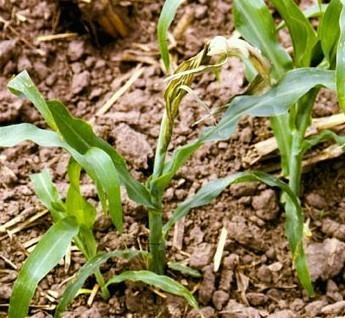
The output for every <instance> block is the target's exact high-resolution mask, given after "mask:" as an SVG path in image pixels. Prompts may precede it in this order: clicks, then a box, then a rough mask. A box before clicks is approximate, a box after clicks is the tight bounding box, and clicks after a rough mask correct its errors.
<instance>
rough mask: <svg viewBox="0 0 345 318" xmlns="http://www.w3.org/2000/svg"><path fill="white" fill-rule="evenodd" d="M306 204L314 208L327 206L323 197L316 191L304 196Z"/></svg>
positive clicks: (320, 208)
mask: <svg viewBox="0 0 345 318" xmlns="http://www.w3.org/2000/svg"><path fill="white" fill-rule="evenodd" d="M305 199H306V202H307V204H309V205H310V206H312V207H313V208H315V209H318V210H322V209H324V208H326V207H327V202H326V201H325V199H324V197H322V196H321V195H320V194H319V193H317V192H311V193H308V194H307V195H306V197H305Z"/></svg>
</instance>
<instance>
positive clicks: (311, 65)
mask: <svg viewBox="0 0 345 318" xmlns="http://www.w3.org/2000/svg"><path fill="white" fill-rule="evenodd" d="M269 2H270V3H271V4H272V5H273V7H274V9H275V10H276V11H277V12H278V13H279V15H280V17H281V19H282V22H281V23H280V24H279V25H276V24H275V22H274V20H273V18H272V15H271V13H270V11H269V9H268V7H267V6H266V4H265V2H264V1H263V0H252V1H246V0H234V3H233V16H234V20H235V27H236V29H237V31H238V32H239V33H240V36H241V37H242V39H243V40H245V41H246V43H247V44H250V45H252V46H254V47H255V48H257V50H258V51H257V54H256V55H257V56H261V59H260V60H262V59H264V58H266V59H267V60H268V61H269V63H270V65H271V67H270V69H269V70H268V71H267V68H266V67H264V68H263V69H262V67H258V64H257V61H258V59H253V58H251V59H250V58H248V56H246V54H243V51H240V54H239V55H238V56H239V57H240V58H241V59H242V60H243V62H244V64H245V66H246V77H247V80H248V82H249V83H250V84H249V87H248V90H247V91H246V93H245V94H243V95H242V96H237V97H235V98H233V99H232V100H231V102H229V104H228V105H226V107H225V108H226V111H225V113H224V114H223V117H222V119H221V120H220V122H219V124H218V125H217V126H216V127H214V128H210V129H208V130H206V131H205V132H204V133H203V134H202V135H201V136H200V138H199V139H198V140H197V141H195V142H193V143H190V144H188V145H186V146H184V147H182V148H180V149H177V150H176V151H175V154H174V156H173V159H172V160H171V163H170V164H168V165H167V167H166V171H171V173H173V172H174V171H176V168H177V167H176V164H175V165H174V162H175V160H176V159H177V158H179V159H182V158H183V160H187V158H188V157H189V156H190V155H191V154H192V152H193V151H195V148H197V147H199V146H200V145H202V144H203V143H204V142H207V141H219V140H223V139H227V138H229V137H230V136H231V134H232V133H233V131H234V129H235V127H236V124H237V123H238V121H239V119H240V117H241V116H242V115H244V114H249V115H252V116H260V117H270V121H271V127H272V129H273V133H274V136H275V138H276V140H277V144H278V148H279V151H280V155H281V168H282V179H286V180H287V182H288V185H287V188H288V190H289V191H287V189H284V190H285V194H286V193H290V196H289V197H287V196H286V195H283V196H282V202H283V203H284V206H285V215H286V235H287V238H288V241H289V248H290V250H291V254H292V261H293V266H294V268H295V269H296V272H297V275H298V278H299V280H300V282H301V284H302V286H303V287H304V288H305V289H306V291H307V293H308V294H309V295H310V296H312V295H313V294H314V291H313V286H312V283H311V279H310V275H309V271H308V266H307V261H306V257H305V255H304V248H303V233H304V231H303V228H304V216H303V211H302V209H301V206H300V204H299V201H298V200H296V198H298V197H299V196H300V185H301V173H302V159H303V155H304V154H305V153H306V151H308V150H309V149H310V148H311V147H312V146H314V145H316V144H318V143H320V142H322V141H325V140H327V139H334V140H335V141H336V142H337V143H340V144H342V145H343V144H344V141H345V140H344V137H340V136H337V135H336V134H335V133H334V132H332V131H322V132H321V133H320V134H318V135H316V136H313V137H309V138H306V137H305V133H306V131H307V129H308V127H309V126H310V124H311V113H312V108H313V105H314V103H315V100H316V97H317V94H318V93H319V91H320V88H321V87H326V88H329V89H331V90H336V92H337V96H338V100H339V104H340V105H341V107H342V109H343V110H345V98H344V96H345V2H344V1H341V0H332V1H330V2H329V4H326V5H325V4H322V3H321V1H319V3H318V4H317V5H314V6H313V7H310V8H309V9H308V10H306V11H301V10H300V8H299V7H298V6H297V5H296V3H295V2H294V1H293V0H271V1H269ZM180 4H181V1H177V0H171V1H169V0H167V1H166V3H165V6H164V7H163V10H162V14H164V15H165V16H164V17H161V25H160V26H161V28H160V29H159V30H158V38H159V40H160V49H161V51H162V57H163V62H164V63H165V67H166V69H167V70H169V69H170V63H169V52H168V50H167V44H166V37H165V36H164V35H165V34H166V32H167V30H168V28H169V25H170V24H171V22H172V21H173V17H174V15H175V12H176V10H177V8H178V6H179V5H180ZM310 18H318V24H317V25H318V26H317V27H314V26H313V24H312V23H311V21H310V20H309V19H310ZM281 29H284V30H286V32H288V33H289V35H290V38H291V41H292V49H293V52H292V54H291V55H290V54H289V53H288V51H287V50H285V49H284V48H283V46H282V45H281V44H280V43H279V41H278V31H279V30H281ZM231 41H233V40H226V39H225V38H218V39H217V42H218V43H219V45H217V50H216V51H217V52H218V53H219V54H222V55H223V56H228V54H229V52H231V48H230V47H231V45H230V42H231ZM221 42H223V44H220V43H221ZM263 65H264V63H261V66H263ZM255 174H257V172H255ZM247 175H250V173H247ZM263 181H264V182H265V180H263ZM217 182H218V181H215V183H217ZM266 183H268V182H266ZM268 184H269V183H268ZM224 188H225V187H223V188H222V189H224ZM200 191H202V190H200ZM220 192H221V191H220V190H219V193H220ZM292 198H294V199H293V200H292ZM296 202H298V204H296ZM182 206H183V204H182ZM178 212H179V209H178ZM179 215H185V213H180V214H179ZM168 224H169V222H168Z"/></svg>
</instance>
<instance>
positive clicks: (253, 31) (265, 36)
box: [233, 0, 292, 80]
mask: <svg viewBox="0 0 345 318" xmlns="http://www.w3.org/2000/svg"><path fill="white" fill-rule="evenodd" d="M233 5H234V8H233V9H234V19H235V27H236V29H237V30H238V31H239V32H240V33H241V35H242V36H243V37H244V38H245V39H246V40H247V41H248V42H250V43H251V44H253V45H255V46H256V47H257V48H259V49H260V50H261V51H262V53H263V54H264V55H265V56H266V57H267V58H268V59H269V61H270V62H271V63H272V67H273V69H272V72H273V77H274V78H275V79H276V80H278V79H280V78H281V77H282V76H283V75H284V74H285V72H286V71H287V70H288V69H290V68H291V66H292V65H291V59H290V56H289V55H288V54H287V53H286V52H285V50H284V49H283V47H282V46H281V45H280V44H279V42H278V39H277V33H276V26H275V24H274V21H273V18H272V15H271V13H270V12H269V10H268V8H267V6H266V5H265V3H264V1H263V0H251V1H247V0H234V2H233Z"/></svg>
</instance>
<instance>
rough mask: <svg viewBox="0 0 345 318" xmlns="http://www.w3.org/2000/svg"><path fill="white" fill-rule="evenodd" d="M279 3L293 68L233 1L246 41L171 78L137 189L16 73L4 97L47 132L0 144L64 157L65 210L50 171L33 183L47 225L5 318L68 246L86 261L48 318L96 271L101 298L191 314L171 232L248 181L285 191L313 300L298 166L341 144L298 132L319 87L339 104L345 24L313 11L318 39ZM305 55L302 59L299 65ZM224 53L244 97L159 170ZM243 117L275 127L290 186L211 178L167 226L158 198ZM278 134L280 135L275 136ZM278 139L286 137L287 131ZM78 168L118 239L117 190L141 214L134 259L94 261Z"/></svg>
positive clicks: (14, 130)
mask: <svg viewBox="0 0 345 318" xmlns="http://www.w3.org/2000/svg"><path fill="white" fill-rule="evenodd" d="M172 2H175V3H173V7H172V9H173V10H167V9H166V8H167V7H169V4H170V3H172ZM275 2H276V1H272V3H273V4H274V5H276V8H277V10H278V12H279V13H280V14H281V16H282V18H283V19H285V20H284V21H285V24H284V23H283V24H282V25H280V27H285V26H287V27H288V28H289V31H290V35H291V38H292V39H293V44H294V55H293V59H292V58H291V57H290V56H289V55H288V54H287V53H286V52H285V51H284V50H283V48H282V47H281V46H280V44H279V42H278V41H277V36H276V31H274V30H276V29H275V25H274V23H273V20H272V18H271V15H270V13H269V11H268V9H267V7H266V6H265V4H264V2H263V1H261V0H255V1H252V2H250V3H248V2H247V1H240V0H238V1H235V9H234V13H235V18H236V20H235V21H236V26H237V28H238V30H239V31H240V32H241V34H242V36H243V38H244V39H245V40H247V41H248V42H245V41H244V40H241V39H229V40H228V39H225V38H223V37H216V38H215V39H214V40H212V41H210V43H208V44H207V45H206V46H205V48H204V49H203V50H202V51H201V52H200V53H199V54H197V55H196V56H195V57H193V58H191V59H190V60H188V61H185V62H183V63H182V64H181V65H180V66H179V67H178V68H177V70H176V71H175V73H174V75H172V76H171V78H170V82H169V85H168V87H167V89H166V92H165V96H164V97H165V103H166V107H165V111H164V114H163V118H162V123H161V130H160V135H159V139H158V142H157V147H156V155H155V161H154V169H153V173H152V176H151V177H150V178H149V179H148V181H147V182H146V183H145V184H141V183H139V182H137V181H136V180H135V179H134V178H133V177H132V176H131V175H130V173H129V171H128V170H127V167H126V164H125V161H124V160H123V158H122V157H121V156H120V155H119V154H118V153H117V151H116V150H115V149H113V148H112V147H111V146H110V145H109V144H107V143H106V142H105V141H104V140H102V139H100V138H99V137H97V136H96V135H95V134H94V133H93V131H92V128H91V126H90V125H89V124H87V123H86V122H84V121H82V120H80V119H77V118H75V117H73V116H72V115H71V114H70V113H69V112H68V111H67V110H66V108H65V107H64V105H63V104H62V103H61V102H58V101H45V100H44V98H43V97H42V95H41V94H40V93H39V92H38V90H37V88H36V87H35V85H34V84H33V82H32V81H31V79H30V77H29V76H28V74H27V73H26V72H22V73H20V74H19V75H18V76H16V77H15V78H14V79H12V80H11V81H10V83H9V88H10V89H11V90H12V91H13V92H14V93H15V94H17V95H24V96H26V97H27V98H28V99H29V100H31V101H32V103H33V104H34V105H35V107H36V108H37V109H38V110H39V111H40V113H41V115H42V117H43V118H44V119H45V121H46V123H47V124H48V126H49V128H50V129H39V128H37V127H35V126H34V125H30V124H19V125H12V126H7V127H1V128H0V146H1V147H12V146H15V145H17V144H19V143H21V142H23V141H26V140H30V141H33V142H35V143H37V144H39V145H40V146H45V147H60V148H63V149H65V150H66V151H67V152H68V153H69V154H70V155H71V161H70V163H69V167H68V177H69V181H70V187H69V190H68V193H67V196H66V199H65V201H63V200H62V199H61V198H60V197H59V195H58V193H57V191H56V188H55V187H54V185H53V184H52V182H51V179H50V177H49V175H48V174H47V172H43V173H41V174H38V175H34V176H33V177H32V180H33V183H34V187H35V190H36V193H37V195H38V196H39V198H40V199H41V200H42V202H43V203H44V205H45V206H46V207H47V208H48V209H49V210H50V212H51V213H52V216H53V220H54V225H53V226H52V227H51V229H49V230H48V232H47V233H46V234H45V235H44V237H43V238H42V240H41V241H40V242H39V244H38V245H37V247H36V249H35V250H34V252H33V253H32V254H31V255H30V256H29V257H28V259H27V261H26V262H25V264H24V265H23V267H22V269H21V271H20V274H19V276H18V279H17V281H16V283H15V285H14V288H13V295H12V297H11V302H10V308H9V316H10V318H12V317H18V318H21V317H25V315H26V314H27V312H28V307H29V304H30V301H31V299H32V297H33V295H34V291H35V288H36V286H37V284H38V283H39V281H40V280H41V279H42V278H43V277H44V276H45V275H46V274H47V273H48V272H49V271H50V270H51V269H52V268H53V267H54V266H56V265H57V263H58V262H59V260H60V259H61V258H62V257H63V255H64V254H65V253H66V250H67V248H68V246H69V245H70V243H71V241H72V240H73V241H74V243H75V244H76V245H77V246H78V247H79V248H80V250H81V251H82V252H83V253H84V255H85V257H86V258H87V259H88V262H87V263H86V265H85V266H84V267H83V268H81V270H80V271H79V272H78V273H77V275H76V278H75V279H74V280H73V281H72V282H71V283H70V284H69V286H68V287H67V288H66V291H65V293H64V294H63V296H62V298H61V300H60V303H59V304H58V306H57V309H56V311H55V317H59V316H60V315H61V313H62V312H63V311H64V309H65V308H66V306H67V305H68V304H69V303H70V302H71V301H72V300H73V298H74V297H75V296H76V294H77V293H78V290H79V289H80V288H81V287H82V286H83V284H84V282H85V281H86V279H87V278H88V277H89V276H90V275H93V274H95V275H96V279H97V281H98V283H99V284H100V286H101V288H102V295H103V297H107V293H108V291H107V286H109V285H110V284H115V283H119V282H122V281H124V280H132V281H142V282H145V283H147V284H151V285H154V286H156V287H159V288H161V289H162V290H164V291H166V292H170V293H173V294H176V295H180V296H182V297H184V298H185V299H186V300H187V301H188V303H189V304H190V305H191V306H193V307H195V308H197V303H196V301H195V299H194V297H193V295H192V294H191V293H190V292H189V291H188V290H187V289H185V288H184V287H183V286H181V285H180V284H179V283H178V282H176V281H174V280H172V279H171V278H169V277H167V276H165V275H163V274H164V271H165V267H166V260H165V239H166V236H167V233H168V231H169V230H170V229H171V227H172V226H173V224H174V223H175V222H177V221H178V220H180V219H181V218H182V217H183V216H185V215H186V214H187V213H188V212H189V211H190V210H191V209H192V208H196V207H199V206H202V205H206V204H208V203H210V202H211V201H212V200H213V199H214V198H216V197H217V196H218V195H219V194H220V193H221V192H222V191H223V190H224V189H225V188H226V187H228V186H229V185H230V184H232V183H236V182H242V181H253V180H256V181H261V182H265V183H267V184H268V185H269V186H275V187H279V188H280V189H281V190H282V191H283V192H284V194H285V196H284V202H285V210H286V233H287V237H288V241H289V246H290V249H291V253H292V259H293V264H294V266H295V268H296V271H297V274H298V277H299V279H300V281H301V284H302V285H303V287H304V288H305V289H306V290H307V291H308V293H309V294H310V295H311V294H312V293H313V288H312V284H311V280H310V276H309V273H308V268H307V265H306V259H305V256H304V251H303V212H302V209H301V206H300V202H299V200H298V195H299V183H300V178H301V167H300V163H301V162H300V160H301V158H302V157H303V153H304V152H305V151H306V150H307V149H309V148H310V147H311V145H314V144H316V143H318V142H319V141H321V140H324V139H326V138H330V137H331V138H335V139H336V140H339V138H338V137H337V136H336V135H335V134H333V133H331V132H324V133H323V134H322V135H320V136H318V137H315V138H312V139H304V132H305V129H304V127H305V126H308V124H309V121H310V113H311V105H312V103H313V102H314V99H315V95H316V93H317V90H318V89H319V87H320V86H324V87H328V88H331V89H336V88H337V92H338V96H339V99H340V101H341V96H342V95H344V94H343V88H342V76H343V74H344V72H343V69H344V64H345V63H344V58H343V55H344V54H343V51H342V47H343V43H344V34H343V32H342V31H343V29H344V28H343V27H342V26H344V21H343V20H344V16H345V14H344V8H343V5H342V3H341V2H340V1H334V0H333V1H332V2H331V3H330V4H329V5H328V6H327V8H325V6H320V10H316V9H313V10H310V11H311V12H312V14H310V13H309V14H310V16H317V17H321V24H320V27H319V28H318V30H314V29H313V28H312V27H311V24H310V23H309V21H308V19H307V18H306V17H305V15H304V14H303V13H302V12H301V11H300V10H299V9H298V7H297V6H296V5H295V4H294V3H293V2H292V1H281V2H277V3H275ZM282 3H284V5H282ZM178 4H179V2H176V1H167V2H166V4H165V6H164V8H163V11H162V16H161V19H160V23H159V29H158V32H159V39H160V41H161V43H162V40H164V39H165V38H164V34H165V33H166V31H167V29H168V27H169V24H170V23H171V21H172V19H173V16H174V12H175V11H176V9H177V7H178ZM337 8H338V9H339V8H340V9H341V10H342V11H341V14H340V15H339V19H338V20H337V21H335V20H334V19H331V18H330V16H331V14H332V13H334V12H335V11H332V10H335V9H337ZM288 9H289V10H292V11H291V12H292V13H293V14H292V17H291V18H289V16H287V14H286V12H287V11H286V10H288ZM289 12H290V11H289ZM337 12H338V11H337ZM254 16H259V17H260V19H256V18H255V19H254V18H253V17H254ZM291 19H292V20H293V21H299V24H298V25H301V29H302V30H303V32H297V31H296V30H295V25H294V24H293V23H292V22H291ZM339 21H340V22H339ZM294 23H295V22H294ZM338 23H339V24H338ZM302 26H303V28H302ZM337 27H339V28H338V29H337ZM334 28H335V29H334ZM293 30H295V31H293ZM327 30H328V31H329V30H339V32H336V35H335V36H333V38H332V39H331V40H330V39H329V38H328V37H327V35H328V34H329V32H328V31H327ZM162 34H163V35H162ZM253 34H254V35H253ZM322 34H324V36H322ZM332 34H333V33H332ZM302 35H303V36H302ZM315 37H316V39H315ZM301 39H303V41H302V40H301ZM306 40H308V41H307V42H306ZM298 41H300V42H298ZM249 43H250V44H249ZM306 43H307V44H306ZM310 46H311V47H310ZM255 47H257V48H255ZM297 47H298V49H297ZM164 50H165V49H164V45H163V46H162V51H163V54H162V56H163V57H164V56H165V63H166V68H167V69H169V64H168V63H169V54H168V52H165V55H164ZM308 52H309V53H308ZM305 54H307V56H309V57H305V56H304V55H305ZM229 56H237V57H239V58H240V59H242V60H243V61H244V63H245V65H246V67H247V77H248V81H249V82H250V85H249V86H248V90H247V92H246V93H245V94H244V95H241V96H237V97H235V98H233V99H232V100H231V102H230V103H229V104H228V105H226V107H225V108H226V111H225V113H224V114H223V116H222V118H221V120H220V121H219V123H218V124H217V125H216V126H214V127H211V128H209V129H206V130H205V131H203V132H202V133H201V134H200V136H199V138H197V139H196V140H194V141H192V142H190V143H188V144H186V145H185V146H182V147H180V148H178V149H176V150H175V151H174V153H173V155H172V158H171V160H168V161H167V160H166V157H167V149H168V146H169V143H170V141H171V138H172V133H173V126H174V121H175V119H176V117H177V115H178V113H179V105H180V103H181V100H182V99H183V97H184V96H185V95H186V94H187V93H188V92H189V91H190V86H191V83H192V81H193V78H194V76H195V75H197V74H199V73H202V72H206V71H217V70H219V68H220V67H221V66H222V65H223V64H224V63H226V60H227V58H228V57H229ZM166 57H167V58H166ZM268 61H269V62H268ZM307 62H308V63H307ZM270 65H271V67H270ZM294 68H295V69H294ZM327 68H330V69H331V70H328V69H327ZM334 68H335V70H333V69H334ZM250 94H252V95H250ZM245 114H250V115H253V116H270V117H271V118H272V127H273V129H274V132H275V134H276V136H277V140H278V145H279V149H280V151H281V155H282V169H283V173H284V177H285V178H287V179H288V182H289V184H286V183H285V182H284V181H283V180H281V179H278V178H275V177H273V176H270V175H267V174H265V173H263V172H255V171H251V172H241V173H238V174H235V175H232V176H229V177H226V178H222V179H218V180H215V181H212V182H210V183H209V184H207V185H206V186H204V187H202V188H201V189H200V190H199V191H198V192H197V193H196V194H195V195H194V196H192V197H190V198H188V199H187V200H186V201H184V202H182V203H180V204H179V205H178V207H177V208H176V210H175V211H174V212H173V214H172V217H171V218H170V219H169V220H168V221H167V222H166V223H165V224H163V201H162V197H163V193H164V190H165V189H166V187H167V186H168V185H169V183H170V181H171V180H172V178H173V177H174V175H175V173H176V171H177V170H178V169H179V168H180V167H181V166H182V165H183V164H184V163H185V162H186V161H187V160H188V158H189V157H190V156H191V155H192V154H193V153H194V152H195V151H196V150H197V149H198V148H200V147H201V146H202V145H203V144H205V143H207V142H215V141H219V140H224V139H227V138H229V137H230V136H231V134H232V133H233V132H234V130H235V129H236V126H237V124H238V122H239V120H240V118H241V116H242V115H245ZM279 125H280V126H279ZM275 127H280V129H279V128H275ZM286 131H289V132H290V133H289V134H287V133H286ZM297 137H298V138H297ZM289 154H292V155H291V156H290V155H289ZM82 169H83V170H85V171H86V173H87V174H88V175H89V176H90V177H91V179H92V180H93V181H94V182H95V184H96V187H97V192H98V196H99V199H100V202H101V205H102V207H103V210H104V211H105V212H107V211H108V212H109V214H110V216H111V218H112V220H113V223H114V225H115V226H116V228H117V230H119V231H121V230H122V227H123V223H122V222H123V221H122V219H123V217H122V210H121V198H120V186H121V185H123V186H125V188H126V190H127V192H128V195H129V197H130V198H131V199H132V200H134V201H135V202H137V203H139V204H142V205H144V206H145V207H146V208H147V210H148V219H149V228H150V237H149V253H148V254H147V253H144V252H140V251H134V250H130V251H128V250H125V251H113V252H110V253H98V252H97V247H96V243H95V241H94V238H93V234H92V226H93V222H94V215H95V212H94V208H93V207H92V206H90V204H89V203H88V202H87V201H86V200H85V199H83V197H82V196H81V193H80V187H79V179H80V172H81V170H82ZM139 255H141V256H144V257H147V258H148V259H149V264H150V265H149V270H147V269H144V270H141V271H128V272H123V273H120V274H119V275H116V276H114V277H113V278H111V279H110V280H109V281H108V282H106V283H104V281H103V278H102V276H101V274H100V272H99V267H100V265H101V264H102V263H104V262H105V261H106V260H108V259H109V258H111V257H125V258H131V257H135V256H139Z"/></svg>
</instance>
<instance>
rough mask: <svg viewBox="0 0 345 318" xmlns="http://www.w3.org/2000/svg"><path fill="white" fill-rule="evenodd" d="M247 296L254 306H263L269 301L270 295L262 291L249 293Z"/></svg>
mask: <svg viewBox="0 0 345 318" xmlns="http://www.w3.org/2000/svg"><path fill="white" fill-rule="evenodd" d="M246 298H247V300H248V301H249V303H250V304H251V305H252V306H261V305H264V304H266V303H267V301H268V297H267V296H266V295H265V294H262V293H247V294H246Z"/></svg>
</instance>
